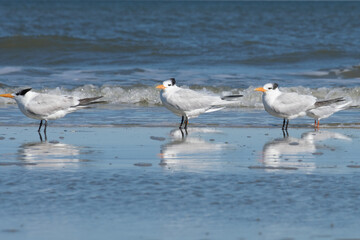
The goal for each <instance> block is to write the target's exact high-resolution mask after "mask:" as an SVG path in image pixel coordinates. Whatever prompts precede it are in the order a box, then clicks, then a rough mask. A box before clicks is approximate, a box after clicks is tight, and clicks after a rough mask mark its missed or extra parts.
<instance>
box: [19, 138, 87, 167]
mask: <svg viewBox="0 0 360 240" xmlns="http://www.w3.org/2000/svg"><path fill="white" fill-rule="evenodd" d="M39 137H40V142H29V143H25V144H22V145H21V146H20V147H19V150H18V156H19V157H18V159H19V160H21V161H23V162H24V163H31V165H29V167H32V168H33V167H50V168H62V167H64V166H66V165H68V164H73V163H78V162H81V161H83V160H81V159H79V156H80V148H79V147H77V146H73V145H70V144H65V143H61V142H58V141H49V142H48V141H47V136H46V134H45V141H43V137H42V135H41V134H40V133H39Z"/></svg>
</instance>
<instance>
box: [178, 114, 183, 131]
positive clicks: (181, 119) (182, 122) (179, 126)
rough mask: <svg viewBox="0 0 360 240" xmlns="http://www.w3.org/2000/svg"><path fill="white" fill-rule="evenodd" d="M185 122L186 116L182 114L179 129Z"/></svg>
mask: <svg viewBox="0 0 360 240" xmlns="http://www.w3.org/2000/svg"><path fill="white" fill-rule="evenodd" d="M183 123H184V116H181V123H180V126H179V129H181V127H182V125H183Z"/></svg>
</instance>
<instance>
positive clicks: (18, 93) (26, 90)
mask: <svg viewBox="0 0 360 240" xmlns="http://www.w3.org/2000/svg"><path fill="white" fill-rule="evenodd" d="M30 90H31V88H26V89H23V90H20V91H19V92H17V93H16V96H25V94H26V93H27V92H28V91H30Z"/></svg>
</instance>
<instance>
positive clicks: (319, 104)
mask: <svg viewBox="0 0 360 240" xmlns="http://www.w3.org/2000/svg"><path fill="white" fill-rule="evenodd" d="M342 101H345V98H343V97H339V98H334V99H328V100H321V101H317V102H316V103H315V107H322V106H327V105H331V104H334V103H338V102H342Z"/></svg>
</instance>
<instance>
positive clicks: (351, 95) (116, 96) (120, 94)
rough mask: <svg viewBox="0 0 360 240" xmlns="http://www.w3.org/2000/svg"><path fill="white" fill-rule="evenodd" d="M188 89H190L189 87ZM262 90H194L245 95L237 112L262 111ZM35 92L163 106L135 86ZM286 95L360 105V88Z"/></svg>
mask: <svg viewBox="0 0 360 240" xmlns="http://www.w3.org/2000/svg"><path fill="white" fill-rule="evenodd" d="M185 87H186V86H185ZM256 87H258V86H250V87H248V88H234V89H231V88H229V87H211V86H191V87H190V89H194V90H196V91H199V92H205V93H208V94H212V95H220V96H226V95H231V94H242V95H244V96H243V97H242V98H240V99H239V100H238V101H236V102H235V103H234V104H233V105H232V107H235V108H262V107H263V104H262V100H261V93H260V92H256V91H254V88H256ZM19 90H20V88H13V87H7V86H3V88H1V89H0V94H3V93H14V92H17V91H19ZM34 91H37V92H42V93H50V94H56V95H68V96H77V97H80V98H86V97H95V96H103V99H104V100H105V101H107V102H108V103H109V104H111V105H125V104H127V105H138V106H144V107H145V106H160V105H161V100H160V96H159V90H158V89H156V88H155V86H146V85H134V86H111V85H104V86H100V87H98V86H94V85H83V86H81V87H76V88H73V89H66V88H60V87H57V88H44V89H34ZM281 91H283V92H297V93H299V94H306V95H313V96H315V97H317V98H318V99H330V98H336V97H345V98H347V99H348V100H352V101H353V104H352V105H360V87H354V88H346V87H335V88H326V87H324V88H308V87H301V86H298V87H288V88H286V87H282V88H281ZM6 104H15V101H13V100H12V99H9V98H0V105H6Z"/></svg>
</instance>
